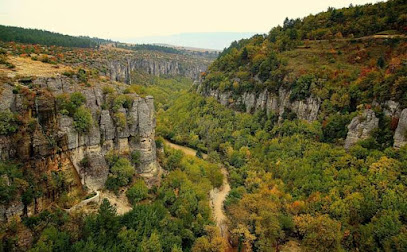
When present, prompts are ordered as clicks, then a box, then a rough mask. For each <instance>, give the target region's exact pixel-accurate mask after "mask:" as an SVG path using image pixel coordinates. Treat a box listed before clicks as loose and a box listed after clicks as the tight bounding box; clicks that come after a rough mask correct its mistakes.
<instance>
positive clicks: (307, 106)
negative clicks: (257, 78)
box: [198, 87, 321, 121]
mask: <svg viewBox="0 0 407 252" xmlns="http://www.w3.org/2000/svg"><path fill="white" fill-rule="evenodd" d="M198 92H200V93H201V94H202V95H204V96H210V97H213V98H215V99H216V100H218V101H219V102H220V103H221V104H222V105H224V106H228V107H231V108H235V109H239V110H244V111H245V112H247V113H254V112H257V111H260V110H265V111H267V114H271V113H274V114H276V115H278V116H279V118H280V119H281V118H282V116H283V114H284V112H286V111H290V112H294V113H295V114H296V115H297V117H298V118H299V119H302V120H307V121H314V120H316V119H317V117H318V111H319V108H320V106H321V100H320V99H319V98H315V97H312V96H311V97H308V98H307V99H305V100H300V101H298V100H296V101H291V100H290V95H291V92H290V91H287V90H286V89H284V88H280V89H279V91H278V93H277V94H275V93H273V92H270V91H268V90H267V89H266V90H263V91H262V92H260V93H253V92H245V93H243V94H242V95H237V96H236V95H234V94H233V93H232V92H230V91H226V92H220V91H219V90H218V89H209V90H202V89H201V87H198Z"/></svg>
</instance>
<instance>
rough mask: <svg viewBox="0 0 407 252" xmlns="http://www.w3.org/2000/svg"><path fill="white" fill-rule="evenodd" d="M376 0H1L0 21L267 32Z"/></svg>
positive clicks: (62, 28)
mask: <svg viewBox="0 0 407 252" xmlns="http://www.w3.org/2000/svg"><path fill="white" fill-rule="evenodd" d="M369 2H378V1H377V0H249V1H239V0H205V1H202V0H200V1H194V0H145V1H140V0H109V1H107V0H0V24H4V25H13V26H21V27H27V28H39V29H45V30H50V31H55V32H60V33H64V34H70V35H89V36H97V37H101V38H114V39H120V38H129V37H143V36H163V35H170V34H177V33H185V32H225V31H230V32H259V33H266V32H268V31H269V30H270V28H272V27H273V26H275V25H278V24H281V23H282V22H283V20H284V18H285V17H287V16H288V17H291V18H297V17H303V16H306V15H308V14H310V13H318V12H320V11H324V10H326V9H327V8H328V7H329V6H333V7H345V6H349V4H350V3H352V4H354V5H355V4H364V3H369Z"/></svg>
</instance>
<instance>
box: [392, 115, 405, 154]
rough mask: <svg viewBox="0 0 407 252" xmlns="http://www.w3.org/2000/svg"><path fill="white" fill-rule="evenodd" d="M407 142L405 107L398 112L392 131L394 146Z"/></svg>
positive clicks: (398, 146) (400, 145) (401, 145)
mask: <svg viewBox="0 0 407 252" xmlns="http://www.w3.org/2000/svg"><path fill="white" fill-rule="evenodd" d="M406 144H407V109H403V111H402V112H401V113H400V119H399V122H398V125H397V128H396V132H395V133H394V147H396V148H400V147H403V146H404V145H406Z"/></svg>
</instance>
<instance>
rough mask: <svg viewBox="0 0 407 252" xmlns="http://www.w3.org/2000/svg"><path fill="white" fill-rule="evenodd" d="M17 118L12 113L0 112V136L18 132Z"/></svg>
mask: <svg viewBox="0 0 407 252" xmlns="http://www.w3.org/2000/svg"><path fill="white" fill-rule="evenodd" d="M17 123H18V121H17V119H16V116H15V115H14V114H13V113H11V112H10V111H0V135H9V134H12V133H15V132H16V131H17V130H18V124H17Z"/></svg>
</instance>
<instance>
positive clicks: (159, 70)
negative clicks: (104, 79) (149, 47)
mask: <svg viewBox="0 0 407 252" xmlns="http://www.w3.org/2000/svg"><path fill="white" fill-rule="evenodd" d="M107 65H108V69H109V75H110V79H111V80H114V81H119V82H125V83H128V84H131V81H132V79H131V74H132V72H133V71H142V72H145V73H148V74H151V75H154V76H162V75H164V76H165V75H166V76H178V75H181V76H184V77H188V78H191V79H198V78H199V75H200V73H201V72H204V71H206V69H207V67H208V65H209V63H204V62H186V61H183V60H177V59H166V58H163V59H160V58H134V57H129V58H127V59H122V60H115V61H109V62H108V63H107Z"/></svg>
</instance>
